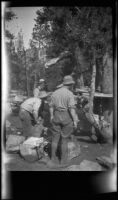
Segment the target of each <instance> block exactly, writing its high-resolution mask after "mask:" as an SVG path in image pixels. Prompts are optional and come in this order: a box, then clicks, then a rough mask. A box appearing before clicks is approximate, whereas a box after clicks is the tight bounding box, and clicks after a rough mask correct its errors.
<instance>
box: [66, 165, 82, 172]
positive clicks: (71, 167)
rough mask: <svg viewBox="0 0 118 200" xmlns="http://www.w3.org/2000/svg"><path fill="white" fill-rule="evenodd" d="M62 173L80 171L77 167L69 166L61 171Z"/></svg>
mask: <svg viewBox="0 0 118 200" xmlns="http://www.w3.org/2000/svg"><path fill="white" fill-rule="evenodd" d="M63 171H80V168H79V165H71V166H69V167H67V168H65V169H63Z"/></svg>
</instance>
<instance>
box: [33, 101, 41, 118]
mask: <svg viewBox="0 0 118 200" xmlns="http://www.w3.org/2000/svg"><path fill="white" fill-rule="evenodd" d="M40 106H41V100H40V99H36V101H35V103H34V106H33V116H34V118H35V120H36V122H37V121H38V110H39V107H40Z"/></svg>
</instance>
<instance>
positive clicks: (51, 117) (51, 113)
mask: <svg viewBox="0 0 118 200" xmlns="http://www.w3.org/2000/svg"><path fill="white" fill-rule="evenodd" d="M53 113H54V108H53V106H50V119H51V121H52V119H53Z"/></svg>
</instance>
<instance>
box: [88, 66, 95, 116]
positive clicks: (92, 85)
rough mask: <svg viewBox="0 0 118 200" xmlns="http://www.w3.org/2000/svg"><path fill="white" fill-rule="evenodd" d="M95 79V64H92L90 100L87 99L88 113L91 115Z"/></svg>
mask: <svg viewBox="0 0 118 200" xmlns="http://www.w3.org/2000/svg"><path fill="white" fill-rule="evenodd" d="M95 78H96V64H95V63H94V64H93V71H92V79H91V91H90V99H89V105H90V107H89V113H93V100H94V93H95Z"/></svg>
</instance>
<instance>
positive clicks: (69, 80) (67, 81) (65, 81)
mask: <svg viewBox="0 0 118 200" xmlns="http://www.w3.org/2000/svg"><path fill="white" fill-rule="evenodd" d="M74 83H75V82H74V80H73V78H72V76H69V75H68V76H65V77H64V79H63V85H71V84H74Z"/></svg>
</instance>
